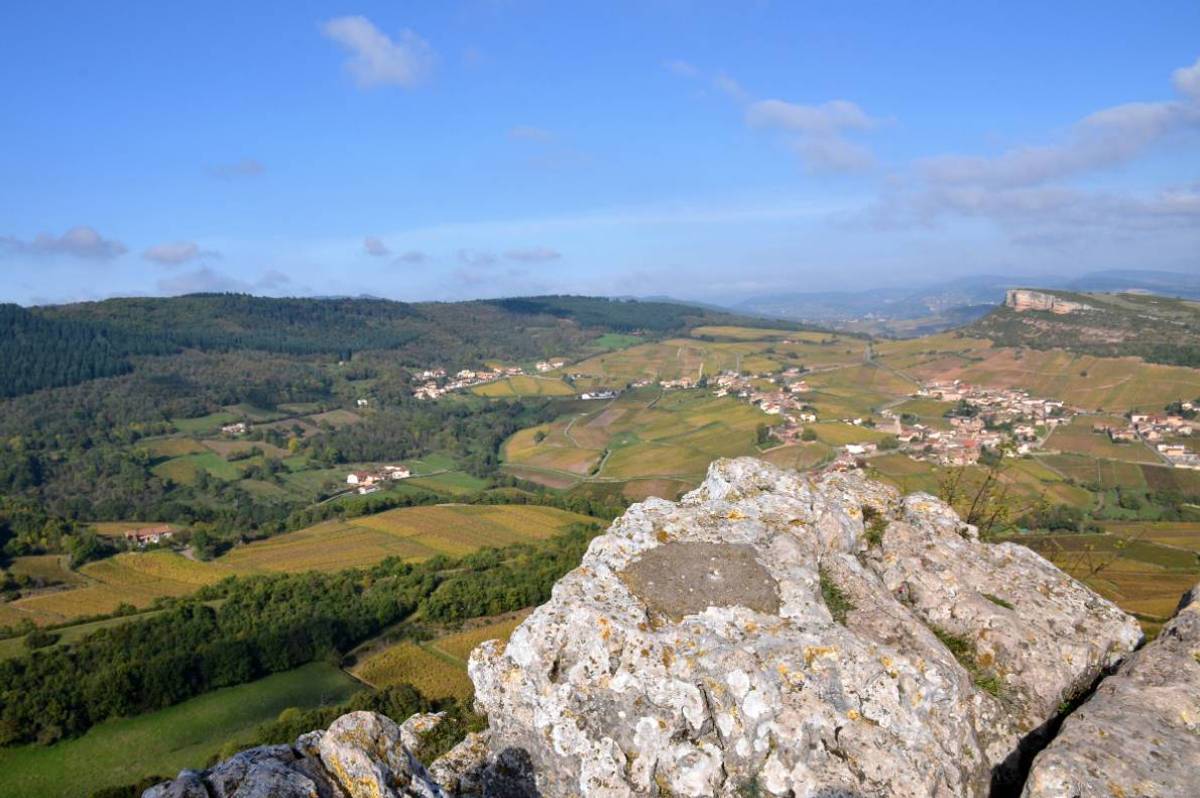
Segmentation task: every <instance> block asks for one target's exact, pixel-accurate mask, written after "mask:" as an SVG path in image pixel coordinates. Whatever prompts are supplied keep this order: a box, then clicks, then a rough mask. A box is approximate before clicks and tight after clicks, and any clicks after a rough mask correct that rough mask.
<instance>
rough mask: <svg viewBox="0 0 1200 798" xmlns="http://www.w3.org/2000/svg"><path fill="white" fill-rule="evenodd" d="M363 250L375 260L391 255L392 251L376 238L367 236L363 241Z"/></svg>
mask: <svg viewBox="0 0 1200 798" xmlns="http://www.w3.org/2000/svg"><path fill="white" fill-rule="evenodd" d="M363 250H364V251H365V252H366V253H367V254H368V255H370V256H372V257H376V258H381V257H383V256H384V255H390V254H392V251H391V250H390V249H388V247H387V244H385V243H383V241H382V240H380V239H378V238H376V237H375V236H367V237H366V238H364V239H363Z"/></svg>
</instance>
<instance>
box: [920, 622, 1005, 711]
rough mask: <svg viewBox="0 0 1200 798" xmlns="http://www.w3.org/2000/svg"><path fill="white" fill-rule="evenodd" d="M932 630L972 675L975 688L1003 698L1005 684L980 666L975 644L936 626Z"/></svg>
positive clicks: (987, 669)
mask: <svg viewBox="0 0 1200 798" xmlns="http://www.w3.org/2000/svg"><path fill="white" fill-rule="evenodd" d="M930 629H931V630H932V631H933V633H934V634H935V635H937V639H938V640H941V641H942V645H944V646H945V647H946V648H947V649H948V650H949V651H950V653H951V654H953V655H954V659H956V660H958V664H959V665H962V666H963V668H964V669H965V670H966V671H967V673H969V674H970V675H971V681H972V682H974V683H975V686H976V687H978V688H979V689H980V690H983V691H984V692H985V693H990V694H991V695H993V696H994V697H996V698H1002V697H1003V693H1004V682H1002V681H1001V680H1000V677H999V676H998V675H997V674H996V672H995V671H993V670H992V669H991V668H984V667H982V666H980V664H979V658H978V657H979V655H978V652H976V651H975V644H974V643H972V642H971V641H970V640H968V639H967V638H965V637H960V636H958V635H956V634H952V633H950V632H947V631H946V630H945V629H939V628H937V627H936V626H931V627H930Z"/></svg>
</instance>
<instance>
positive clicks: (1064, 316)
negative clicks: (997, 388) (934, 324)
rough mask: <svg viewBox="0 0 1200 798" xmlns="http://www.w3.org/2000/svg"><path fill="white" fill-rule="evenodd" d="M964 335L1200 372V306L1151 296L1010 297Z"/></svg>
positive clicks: (1044, 293)
mask: <svg viewBox="0 0 1200 798" xmlns="http://www.w3.org/2000/svg"><path fill="white" fill-rule="evenodd" d="M1051 305H1053V307H1051ZM963 332H964V333H966V334H967V335H971V336H976V337H979V338H988V339H991V340H992V341H994V342H995V343H996V344H998V345H1000V346H1024V347H1029V348H1031V349H1051V348H1061V349H1068V350H1071V351H1074V352H1081V353H1084V354H1090V355H1098V356H1101V357H1120V356H1123V355H1133V356H1137V357H1141V358H1143V359H1145V360H1146V361H1148V362H1151V363H1164V364H1167V365H1173V366H1191V367H1200V302H1195V301H1190V300H1183V299H1172V298H1168V297H1162V296H1155V295H1152V294H1129V293H1126V294H1105V293H1078V292H1071V291H1057V290H1055V291H1050V290H1042V289H1038V290H1032V289H1020V290H1016V291H1010V292H1009V298H1008V301H1006V303H1005V304H1004V305H1002V306H1000V307H999V308H997V309H996V310H994V311H993V312H992V313H990V314H988V315H987V316H985V317H984V318H982V319H979V320H978V321H976V322H975V323H974V324H972V325H970V326H967V327H964V328H963Z"/></svg>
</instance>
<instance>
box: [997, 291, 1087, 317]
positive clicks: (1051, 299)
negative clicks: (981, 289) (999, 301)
mask: <svg viewBox="0 0 1200 798" xmlns="http://www.w3.org/2000/svg"><path fill="white" fill-rule="evenodd" d="M1004 304H1005V305H1007V306H1008V307H1010V308H1012V309H1013V310H1015V311H1017V312H1018V313H1020V312H1023V311H1026V310H1047V311H1050V312H1051V313H1058V314H1060V315H1066V314H1068V313H1076V312H1078V311H1081V310H1087V309H1088V305H1085V304H1083V303H1082V302H1072V301H1070V300H1067V299H1063V298H1062V297H1059V296H1055V295H1054V294H1047V293H1045V292H1044V291H1033V290H1031V289H1028V288H1010V289H1008V292H1007V293H1006V294H1005V297H1004Z"/></svg>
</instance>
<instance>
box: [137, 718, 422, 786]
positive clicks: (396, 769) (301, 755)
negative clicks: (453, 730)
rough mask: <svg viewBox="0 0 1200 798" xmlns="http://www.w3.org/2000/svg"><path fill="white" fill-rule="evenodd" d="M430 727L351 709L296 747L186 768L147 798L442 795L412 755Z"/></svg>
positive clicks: (258, 751)
mask: <svg viewBox="0 0 1200 798" xmlns="http://www.w3.org/2000/svg"><path fill="white" fill-rule="evenodd" d="M428 726H429V716H426V715H417V716H414V717H413V718H412V719H410V720H409V721H408V722H407V723H405V724H404V726H403V727H402V726H399V725H397V724H396V723H395V721H393V720H391V719H389V718H386V717H384V716H383V715H379V714H377V713H374V712H351V713H349V714H346V715H342V716H341V717H340V718H338V719H337V720H336V721H334V722H333V724H332V725H331V726H330V727H329V728H328V729H327V730H326V731H314V732H309V733H308V734H305V735H302V736H301V737H300V738H299V739H298V740H296V742H295V744H293V745H269V746H262V747H260V748H251V749H250V750H248V751H243V752H241V753H240V754H238V755H236V756H234V757H233V758H231V759H227V760H225V761H224V762H222V763H220V764H219V765H217V766H216V767H213V768H211V769H209V770H206V771H202V772H197V771H190V770H185V771H183V772H182V773H180V774H179V776H178V777H177V778H176V779H175V780H174V781H169V782H166V783H164V784H160V785H158V786H155V787H151V788H150V789H149V790H147V791H146V792H145V793H144V794H143V797H142V798H439V797H440V796H441V791H440V789H439V788H438V787H437V785H436V784H435V783H434V782H433V781H432V780H431V779H430V778H429V777H428V775H426V773H425V769H424V768H423V767H422V766H421V763H420V762H418V761H417V760H416V757H414V756H413V754H412V747H413V744H414V742H415V741H416V740H417V739H418V738H419V735H420V734H421V732H422V730H424V729H427V728H428ZM406 743H407V744H406Z"/></svg>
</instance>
